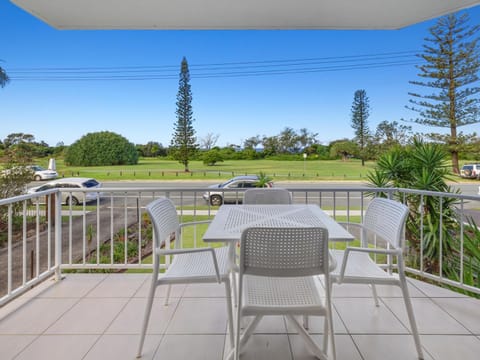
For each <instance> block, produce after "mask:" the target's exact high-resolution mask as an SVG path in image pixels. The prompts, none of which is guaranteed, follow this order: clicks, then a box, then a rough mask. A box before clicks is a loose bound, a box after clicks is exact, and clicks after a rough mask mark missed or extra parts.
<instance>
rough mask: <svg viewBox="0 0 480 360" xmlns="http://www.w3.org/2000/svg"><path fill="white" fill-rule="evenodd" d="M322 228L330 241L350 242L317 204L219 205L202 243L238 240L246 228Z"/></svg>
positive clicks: (349, 236)
mask: <svg viewBox="0 0 480 360" xmlns="http://www.w3.org/2000/svg"><path fill="white" fill-rule="evenodd" d="M262 226H264V227H315V226H318V227H325V228H327V230H328V235H329V240H330V241H351V240H353V239H354V237H353V235H351V234H350V233H349V232H348V231H347V230H345V228H343V227H342V226H341V225H340V224H338V223H337V222H336V221H335V220H334V219H332V218H331V217H330V216H329V215H328V214H327V213H325V212H324V211H323V210H322V209H320V207H319V206H318V205H314V204H293V205H222V206H221V207H220V208H219V209H218V212H217V214H216V215H215V217H214V219H213V220H212V222H211V224H210V225H209V227H208V229H207V231H206V232H205V235H204V236H203V241H205V242H229V241H239V240H240V238H241V235H242V232H243V230H245V229H246V228H248V227H262Z"/></svg>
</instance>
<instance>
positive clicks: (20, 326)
mask: <svg viewBox="0 0 480 360" xmlns="http://www.w3.org/2000/svg"><path fill="white" fill-rule="evenodd" d="M291 190H292V192H293V198H294V202H296V203H305V202H307V203H316V204H318V205H319V206H321V207H322V208H324V209H326V210H327V211H328V212H329V213H330V214H331V216H333V217H335V218H337V219H339V220H347V219H348V220H351V221H355V220H358V219H359V218H360V217H361V215H362V212H363V209H364V208H365V206H366V204H367V203H368V201H369V199H370V197H369V195H368V194H369V193H371V192H372V191H373V192H382V191H383V192H386V193H388V194H389V195H390V196H396V197H397V198H402V197H404V198H406V197H407V196H409V195H412V194H415V195H419V196H421V197H422V199H423V198H427V197H439V198H442V197H455V198H456V199H457V205H456V207H457V210H458V212H459V217H458V218H459V219H464V220H465V219H466V217H467V215H468V214H472V213H471V212H472V211H473V212H474V213H475V211H476V210H475V209H478V207H479V206H478V205H479V204H480V197H479V196H462V195H458V194H440V193H427V192H421V193H418V194H417V193H416V192H415V191H413V190H405V189H373V190H372V189H366V188H350V189H345V188H341V189H340V188H338V189H321V188H310V189H306V188H305V189H291ZM65 191H68V190H65ZM203 191H204V189H178V190H175V191H173V190H172V189H161V188H156V189H132V188H129V189H125V188H122V189H120V188H119V189H113V188H112V189H106V188H105V189H104V192H103V194H102V197H101V198H100V197H99V198H98V199H97V201H96V203H94V204H87V205H82V206H80V207H77V208H73V207H70V206H65V205H62V204H60V203H58V199H59V198H60V197H59V196H57V197H55V196H54V195H55V194H56V191H47V192H46V193H45V194H41V195H35V196H46V197H47V202H48V203H50V204H52V206H51V207H50V208H49V209H45V208H43V207H42V206H40V205H31V200H32V199H33V198H34V197H35V196H33V195H32V196H30V195H28V196H22V197H19V198H14V199H4V200H0V206H1V207H4V209H7V210H6V212H5V213H6V214H7V219H8V221H7V227H6V230H5V231H4V230H3V229H2V232H5V233H6V234H7V239H6V242H7V244H6V246H5V247H4V248H3V249H1V250H0V288H1V292H0V306H2V307H1V308H0V347H1V349H2V351H1V354H2V356H1V358H2V360H3V359H16V360H19V359H23V360H29V359H35V360H38V359H49V360H51V359H107V360H108V359H115V360H117V359H134V358H135V352H136V346H137V342H138V338H139V332H140V324H141V321H142V316H143V309H144V304H145V302H146V296H147V290H148V286H149V274H148V273H146V272H142V271H147V272H148V268H149V266H150V265H149V264H148V260H137V261H136V262H132V261H131V259H129V258H127V256H125V257H124V258H123V257H122V258H120V259H119V258H115V257H114V256H113V253H112V256H111V257H110V256H105V255H100V252H98V254H96V253H95V252H94V251H96V250H99V249H100V247H101V246H102V244H104V243H107V244H108V243H109V242H110V241H112V240H111V239H113V238H117V240H116V241H117V242H120V243H121V244H122V246H123V244H124V247H125V248H127V246H128V245H127V242H126V241H127V237H126V236H125V237H123V238H121V239H118V236H117V237H116V235H117V234H122V233H123V234H126V233H128V229H130V228H132V227H133V228H135V227H139V228H140V226H141V223H142V219H143V215H144V210H143V206H144V204H146V203H147V202H149V201H150V200H151V199H152V198H155V197H158V196H168V197H170V198H172V199H173V200H174V201H175V203H176V204H177V209H178V212H179V216H181V217H182V218H185V219H195V218H197V219H203V218H205V217H207V218H208V217H212V216H214V214H215V210H216V208H213V207H210V206H208V205H207V204H206V203H205V202H203V200H202V199H201V195H202V193H203ZM238 197H239V199H240V198H241V193H239V194H238ZM17 205H18V206H17ZM46 210H49V211H46ZM440 214H442V212H440ZM440 216H442V215H440ZM16 217H17V218H20V219H22V220H21V221H20V231H19V235H18V237H19V240H18V241H17V242H15V241H14V237H15V236H14V235H15V231H14V228H15V226H14V223H15V222H16V221H14V218H16ZM464 222H465V224H464ZM464 226H467V225H466V221H461V223H460V224H459V229H460V232H459V234H457V235H458V239H459V241H460V248H461V249H463V248H464V246H463V245H464V235H463V233H464V232H465V228H464ZM202 231H203V230H202V229H201V228H199V229H198V234H197V233H195V234H190V235H189V236H191V237H192V239H190V240H191V241H193V244H194V246H195V244H196V242H197V241H198V240H197V238H200V237H201V233H202ZM142 234H143V233H142V231H138V234H137V235H138V238H135V239H134V241H135V242H138V244H139V245H138V249H137V254H138V253H142V252H146V251H147V250H146V249H145V248H143V247H142V246H141V245H140V244H142V242H143V240H144V239H145V238H144V235H142ZM122 241H124V242H125V243H122ZM422 244H423V242H422ZM422 249H423V245H422V246H421V248H420V251H423V250H422ZM92 251H93V253H92V254H93V256H90V257H89V256H88V255H89V253H91V252H92ZM438 256H439V258H440V259H443V258H444V254H443V253H442V249H440V253H439V255H438ZM140 258H141V256H140ZM467 259H468V257H467V253H466V250H465V255H464V256H463V255H462V256H461V257H460V260H459V261H460V267H459V269H460V270H459V271H460V272H461V274H460V275H461V276H459V279H457V280H454V279H451V278H448V277H447V276H446V275H445V271H444V269H443V266H446V265H442V261H440V265H439V269H436V270H434V271H430V270H429V269H426V268H425V267H424V265H423V264H424V262H422V263H421V264H419V266H415V264H414V263H413V264H412V265H410V267H409V268H408V271H409V272H410V274H411V275H412V276H415V277H416V278H415V279H414V278H413V277H412V278H411V279H410V280H409V282H410V294H411V297H412V302H413V306H414V311H415V315H416V318H417V324H418V327H419V331H420V334H421V340H422V345H423V347H424V350H425V356H426V359H435V360H441V359H442V360H443V359H467V360H468V359H477V358H478V354H479V353H480V300H477V299H475V298H474V297H468V296H466V295H463V294H462V293H460V292H461V291H469V292H471V293H476V294H479V293H480V290H479V289H478V288H477V287H475V286H473V285H471V284H467V283H465V282H464V281H463V279H464V273H463V272H464V271H465V269H466V268H467V266H466V265H467ZM72 269H76V270H80V271H83V272H86V271H89V270H90V269H94V270H102V271H106V270H108V271H116V270H122V271H123V270H130V272H129V273H125V272H122V273H118V272H109V273H98V272H97V273H71V272H70V271H71V270H72ZM133 270H134V271H135V272H134V271H133ZM433 282H435V283H436V284H438V285H433V284H432V283H433ZM446 286H450V287H451V288H456V289H457V290H458V291H452V290H448V289H446V288H445V287H446ZM162 290H163V289H162V288H159V289H158V291H157V294H156V296H157V298H156V303H154V310H153V312H152V318H151V319H152V320H151V325H150V327H149V330H148V333H147V334H148V335H147V340H146V344H145V347H144V350H145V351H144V359H160V358H162V359H223V357H224V355H225V353H226V352H227V351H228V350H229V344H228V337H227V334H226V331H227V316H226V313H225V299H224V288H223V286H222V285H194V286H193V285H187V286H176V287H174V290H173V291H172V295H171V296H172V297H171V301H170V304H169V305H168V306H164V305H163V298H162V297H163V296H164V292H163V291H162ZM378 291H379V296H380V298H381V305H380V307H375V306H374V301H373V299H372V297H371V291H370V289H368V288H367V287H365V286H362V285H334V288H333V297H334V299H333V305H334V309H335V314H334V329H335V333H336V337H335V339H336V342H337V358H338V359H364V360H365V359H366V360H372V359H385V358H386V357H388V358H391V359H402V360H404V359H415V358H416V351H415V346H414V343H413V339H412V337H411V335H410V331H409V326H408V320H407V318H406V312H405V310H404V306H403V302H402V299H401V294H400V292H399V289H395V288H390V287H388V286H384V287H380V288H379V289H378ZM459 291H460V292H459ZM310 330H311V332H313V333H314V334H317V335H318V337H321V336H322V331H323V326H322V324H321V323H319V322H316V321H315V320H313V319H312V321H311V323H310ZM269 358H272V359H292V360H297V359H313V357H312V356H311V355H310V354H309V353H308V351H307V350H306V349H305V348H304V346H303V343H302V341H301V340H300V339H299V337H298V335H296V334H295V332H294V330H292V328H291V327H290V326H289V325H288V323H287V322H286V320H285V319H283V318H281V317H278V318H269V319H268V318H267V319H264V320H262V323H261V325H260V326H259V328H258V330H257V332H256V334H255V335H254V336H253V338H252V339H251V341H250V342H249V344H248V346H246V347H245V352H244V354H243V356H242V359H269Z"/></svg>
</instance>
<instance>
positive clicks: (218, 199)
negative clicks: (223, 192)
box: [210, 195, 223, 206]
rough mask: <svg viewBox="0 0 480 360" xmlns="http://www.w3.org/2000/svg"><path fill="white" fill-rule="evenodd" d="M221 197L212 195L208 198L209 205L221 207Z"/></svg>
mask: <svg viewBox="0 0 480 360" xmlns="http://www.w3.org/2000/svg"><path fill="white" fill-rule="evenodd" d="M222 202H223V201H222V197H221V196H220V195H212V196H210V205H212V206H220V205H222Z"/></svg>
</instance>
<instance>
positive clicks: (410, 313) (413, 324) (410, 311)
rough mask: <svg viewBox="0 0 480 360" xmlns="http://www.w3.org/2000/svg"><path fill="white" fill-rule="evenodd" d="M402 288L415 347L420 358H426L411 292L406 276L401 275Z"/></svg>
mask: <svg viewBox="0 0 480 360" xmlns="http://www.w3.org/2000/svg"><path fill="white" fill-rule="evenodd" d="M400 284H401V285H400V288H401V289H402V294H403V301H404V302H405V308H406V309H407V315H408V321H409V322H410V328H411V329H412V335H413V340H414V341H415V347H416V348H417V354H418V358H419V359H422V360H423V359H424V357H423V350H422V344H421V342H420V335H419V334H418V328H417V322H416V321H415V315H414V313H413V306H412V302H411V300H410V294H409V291H408V287H407V286H408V285H407V281H406V279H405V277H404V276H400Z"/></svg>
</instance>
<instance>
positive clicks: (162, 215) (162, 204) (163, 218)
mask: <svg viewBox="0 0 480 360" xmlns="http://www.w3.org/2000/svg"><path fill="white" fill-rule="evenodd" d="M146 209H147V213H148V215H149V216H150V219H151V220H152V224H153V229H154V231H155V236H154V238H155V247H160V245H161V243H162V241H164V240H165V239H167V238H168V237H169V236H171V235H172V234H173V233H174V234H175V235H176V236H178V230H179V227H180V224H179V222H178V215H177V210H176V209H175V205H174V204H173V202H172V201H171V200H170V199H167V198H160V199H157V200H154V201H152V202H151V203H149V204H148V205H147V207H146ZM176 243H179V242H176Z"/></svg>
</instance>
